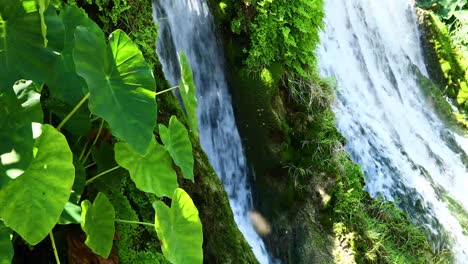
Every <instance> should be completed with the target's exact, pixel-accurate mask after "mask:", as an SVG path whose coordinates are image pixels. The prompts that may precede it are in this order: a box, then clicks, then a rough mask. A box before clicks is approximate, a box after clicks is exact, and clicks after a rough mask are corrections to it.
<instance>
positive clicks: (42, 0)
mask: <svg viewBox="0 0 468 264" xmlns="http://www.w3.org/2000/svg"><path fill="white" fill-rule="evenodd" d="M37 3H38V4H39V15H40V17H41V31H42V37H43V38H44V46H45V47H47V42H48V41H47V24H46V21H45V17H44V13H45V11H46V10H47V7H48V6H49V0H37Z"/></svg>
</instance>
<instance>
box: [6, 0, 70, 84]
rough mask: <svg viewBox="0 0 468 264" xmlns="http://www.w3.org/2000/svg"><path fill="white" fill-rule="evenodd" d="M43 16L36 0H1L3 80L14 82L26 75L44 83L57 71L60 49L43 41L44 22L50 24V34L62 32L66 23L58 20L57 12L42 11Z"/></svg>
mask: <svg viewBox="0 0 468 264" xmlns="http://www.w3.org/2000/svg"><path fill="white" fill-rule="evenodd" d="M42 18H43V21H41V13H40V12H39V10H38V8H37V3H36V1H35V0H24V1H11V0H0V31H1V34H0V43H1V45H0V80H2V81H6V82H7V83H9V84H11V82H12V81H16V80H18V79H21V78H23V79H31V80H33V81H34V82H35V83H36V84H41V83H42V82H44V81H45V80H46V79H48V77H50V76H52V75H53V74H54V72H53V66H54V65H55V64H56V62H57V61H58V58H59V54H60V53H59V52H60V50H55V49H52V48H48V47H46V46H45V45H44V36H43V29H42V27H41V24H42V22H44V23H46V24H47V28H48V29H47V35H51V36H54V35H60V34H63V25H61V24H60V23H55V22H57V21H59V20H58V16H57V14H55V12H45V13H42ZM48 21H53V22H54V23H51V24H50V25H49V24H48ZM62 41H63V40H62ZM56 47H57V46H56Z"/></svg>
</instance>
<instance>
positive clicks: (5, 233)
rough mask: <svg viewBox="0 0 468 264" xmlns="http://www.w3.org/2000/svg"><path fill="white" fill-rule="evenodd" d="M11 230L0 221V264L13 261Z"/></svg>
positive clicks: (8, 263)
mask: <svg viewBox="0 0 468 264" xmlns="http://www.w3.org/2000/svg"><path fill="white" fill-rule="evenodd" d="M10 237H11V230H10V229H9V228H8V227H6V226H5V225H4V224H3V222H2V221H0V252H1V253H0V264H10V263H11V261H12V260H13V254H14V252H13V245H12V244H11V238H10Z"/></svg>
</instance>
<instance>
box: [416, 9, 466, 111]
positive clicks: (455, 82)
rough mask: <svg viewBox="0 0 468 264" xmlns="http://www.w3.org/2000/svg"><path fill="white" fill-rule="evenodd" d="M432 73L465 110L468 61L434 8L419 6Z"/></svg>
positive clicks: (438, 82)
mask: <svg viewBox="0 0 468 264" xmlns="http://www.w3.org/2000/svg"><path fill="white" fill-rule="evenodd" d="M418 14H419V17H420V21H421V27H422V29H423V44H424V46H425V47H424V48H425V52H426V54H425V55H426V56H425V57H426V64H427V65H428V70H429V74H430V75H431V78H432V79H434V81H435V83H436V84H437V85H439V86H440V87H441V88H442V89H443V92H444V94H446V95H447V96H448V97H450V98H451V99H453V100H454V102H456V103H457V105H458V107H459V108H460V110H461V111H464V108H465V104H466V102H467V100H468V96H467V94H468V87H466V83H467V78H468V61H467V60H466V59H465V58H464V57H463V55H462V54H461V52H460V51H459V50H458V48H457V47H456V46H455V45H454V44H453V42H452V39H451V37H450V33H449V32H448V29H447V27H446V26H445V24H444V23H443V22H442V21H441V20H440V19H439V18H438V17H437V16H436V15H434V14H433V13H432V12H429V11H424V10H418Z"/></svg>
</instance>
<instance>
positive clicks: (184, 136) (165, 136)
mask: <svg viewBox="0 0 468 264" xmlns="http://www.w3.org/2000/svg"><path fill="white" fill-rule="evenodd" d="M159 135H160V136H161V140H162V142H163V143H164V147H165V148H166V149H167V151H168V152H169V154H170V155H171V157H172V159H173V160H174V163H175V164H176V165H177V166H179V167H180V169H181V170H182V173H183V175H184V178H186V179H189V180H191V181H192V182H195V179H194V176H193V163H194V160H193V155H192V143H190V139H189V136H188V132H187V129H186V128H185V126H184V125H183V124H182V123H181V122H180V121H179V120H178V119H177V117H175V116H172V117H171V119H170V121H169V128H167V127H166V126H165V125H162V124H159Z"/></svg>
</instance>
